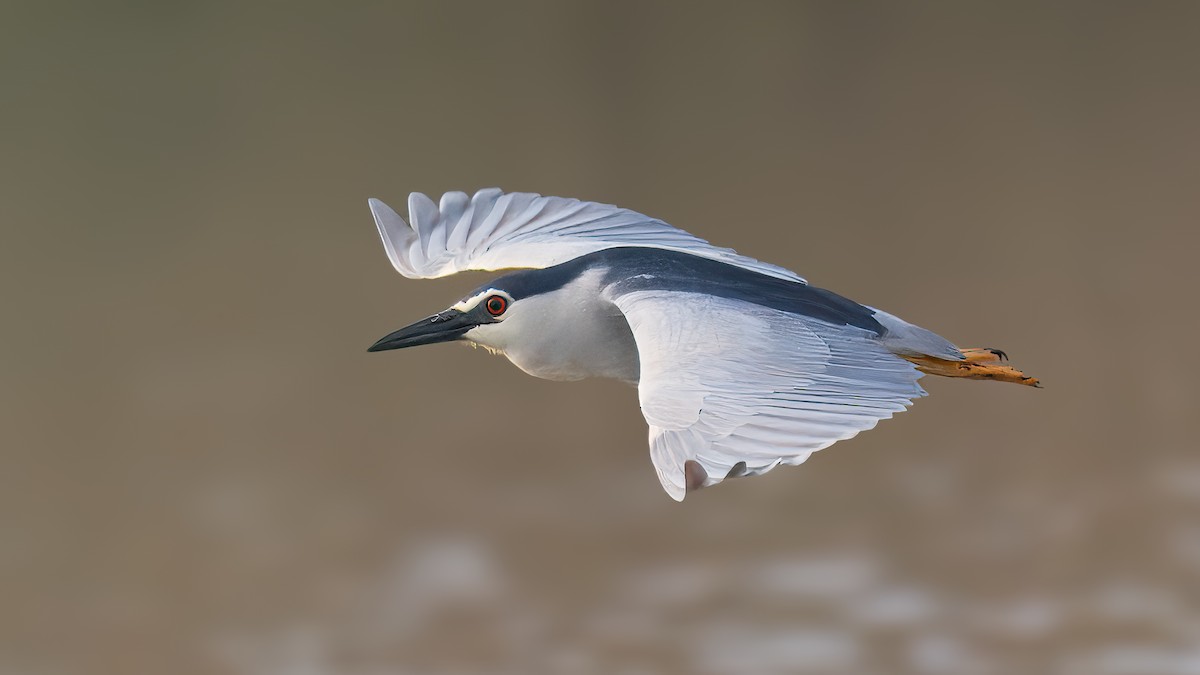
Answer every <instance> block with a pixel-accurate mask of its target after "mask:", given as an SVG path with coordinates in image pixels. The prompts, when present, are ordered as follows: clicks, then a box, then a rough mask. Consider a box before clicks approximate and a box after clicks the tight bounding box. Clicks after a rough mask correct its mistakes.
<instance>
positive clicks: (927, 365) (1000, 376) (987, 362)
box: [904, 347, 1042, 387]
mask: <svg viewBox="0 0 1200 675" xmlns="http://www.w3.org/2000/svg"><path fill="white" fill-rule="evenodd" d="M960 351H962V353H963V360H962V361H950V360H948V359H939V358H936V357H933V356H905V357H904V358H905V359H908V360H909V361H911V362H912V363H914V364H916V366H917V370H919V371H921V372H922V373H927V374H929V375H941V376H942V377H965V378H967V379H971V380H997V381H999V382H1013V383H1016V384H1024V385H1027V386H1030V387H1040V386H1042V385H1041V384H1040V383H1039V382H1038V379H1037V378H1036V377H1029V376H1028V375H1026V374H1025V373H1022V372H1021V371H1019V370H1017V369H1016V368H1013V367H1012V366H1006V365H1004V364H1003V363H1001V361H1003V360H1005V359H1007V358H1008V356H1007V355H1006V354H1005V353H1004V352H1002V351H1000V350H999V349H985V348H979V347H972V348H969V349H962V350H960Z"/></svg>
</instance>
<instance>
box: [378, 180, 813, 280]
mask: <svg viewBox="0 0 1200 675" xmlns="http://www.w3.org/2000/svg"><path fill="white" fill-rule="evenodd" d="M369 204H370V205H371V212H372V213H373V214H374V215H375V224H376V225H377V226H378V227H379V236H380V237H382V238H383V245H384V248H386V249H387V254H388V258H390V259H391V261H392V265H393V266H394V267H395V268H396V271H398V272H400V274H403V275H404V276H406V277H410V278H414V279H428V278H432V277H444V276H448V275H451V274H455V273H457V272H461V271H463V270H499V269H511V268H544V267H550V266H552V265H557V264H559V263H562V262H566V261H568V260H570V259H572V258H576V257H578V256H581V255H584V254H586V253H591V252H593V251H599V250H601V249H606V248H615V247H618V246H646V247H651V248H664V249H670V250H674V251H683V252H685V253H691V254H693V255H698V256H703V257H705V258H713V259H715V260H720V261H722V262H726V263H729V264H732V265H737V266H739V267H745V268H747V269H752V270H755V271H757V272H761V273H763V274H767V275H770V276H773V277H780V278H783V279H791V280H792V281H800V282H803V281H804V280H803V279H801V278H800V277H798V276H796V274H795V273H793V272H790V271H788V270H786V269H783V268H782V267H776V266H775V265H769V264H767V263H764V262H759V261H757V260H754V259H753V258H747V257H745V256H741V255H738V254H737V253H736V252H734V251H733V250H732V249H728V248H719V247H716V246H713V245H712V244H709V243H708V242H706V241H704V240H703V239H700V238H699V237H696V236H693V235H691V234H688V233H687V232H684V231H683V230H679V229H676V228H674V227H671V226H670V225H668V224H666V223H664V222H663V221H661V220H658V219H655V218H650V217H649V216H644V215H642V214H640V213H637V212H634V211H630V210H628V209H622V208H618V207H616V206H610V205H608V204H596V203H593V202H581V201H579V200H578V199H564V198H562V197H543V196H541V195H536V194H529V193H523V192H513V193H509V194H505V193H503V192H501V191H500V190H499V189H497V188H489V189H486V190H480V191H479V192H476V193H475V195H474V196H473V197H469V198H468V197H467V195H466V193H464V192H447V193H446V194H444V195H442V200H441V203H440V204H434V203H433V200H431V199H430V198H429V197H426V196H425V195H423V194H421V193H420V192H414V193H412V194H410V195H409V196H408V215H409V219H410V220H411V221H412V226H411V227H410V226H409V225H408V223H405V222H404V219H403V218H401V217H400V215H399V214H397V213H396V212H395V211H393V210H392V209H391V208H389V207H388V205H387V204H384V203H383V202H381V201H379V200H378V199H371V200H369Z"/></svg>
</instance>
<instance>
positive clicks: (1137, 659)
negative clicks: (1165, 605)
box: [1064, 645, 1200, 675]
mask: <svg viewBox="0 0 1200 675" xmlns="http://www.w3.org/2000/svg"><path fill="white" fill-rule="evenodd" d="M1064 675H1200V648H1198V647H1190V648H1186V649H1173V648H1169V647H1160V646H1150V645H1109V646H1106V647H1100V648H1097V649H1096V650H1095V651H1092V652H1089V653H1087V654H1080V655H1076V656H1073V657H1071V658H1070V659H1069V660H1068V661H1067V664H1066V667H1065V669H1064Z"/></svg>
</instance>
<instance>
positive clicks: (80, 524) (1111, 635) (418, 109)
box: [0, 2, 1200, 675]
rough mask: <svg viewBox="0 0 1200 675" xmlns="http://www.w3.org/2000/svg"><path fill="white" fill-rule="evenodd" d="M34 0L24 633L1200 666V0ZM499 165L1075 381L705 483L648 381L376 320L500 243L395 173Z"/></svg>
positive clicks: (956, 387)
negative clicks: (426, 236) (380, 349)
mask: <svg viewBox="0 0 1200 675" xmlns="http://www.w3.org/2000/svg"><path fill="white" fill-rule="evenodd" d="M3 13H4V18H3V21H0V75H2V78H0V83H2V96H3V106H2V108H0V123H2V124H0V135H2V136H0V137H2V139H3V143H2V153H3V156H2V157H0V223H2V226H3V228H2V230H0V236H2V240H0V299H2V300H3V307H4V310H5V311H4V317H5V323H4V326H3V343H2V344H3V346H4V349H3V355H2V356H0V363H2V364H3V380H2V381H3V385H2V386H0V415H2V419H0V425H2V426H0V429H2V430H0V443H2V444H3V446H2V450H0V673H3V674H4V675H9V674H21V675H25V674H30V675H42V674H68V675H73V674H75V673H114V674H115V673H122V674H126V673H148V674H149V673H154V674H157V673H232V674H241V673H246V674H255V675H260V674H261V675H271V674H284V673H287V674H291V673H296V674H302V675H304V674H324V673H350V674H354V675H357V674H372V675H374V674H379V673H403V674H409V673H412V674H423V673H489V674H491V673H499V674H509V673H511V674H523V673H552V674H553V673H561V674H568V675H569V674H587V673H597V674H599V673H605V674H607V673H623V674H628V675H652V674H656V673H666V674H670V673H856V674H862V673H867V674H873V673H879V674H883V673H915V674H929V675H940V674H946V675H950V674H953V675H970V674H976V673H978V674H991V673H1064V674H1068V675H1073V674H1077V673H1078V674H1087V675H1093V674H1100V675H1105V674H1113V675H1134V674H1136V675H1143V674H1145V675H1151V674H1164V675H1177V674H1180V673H1200V450H1198V448H1197V441H1196V422H1197V414H1198V413H1200V405H1198V404H1200V396H1198V395H1197V393H1196V382H1197V379H1196V378H1197V375H1200V373H1198V372H1197V371H1198V368H1197V355H1196V349H1195V347H1194V345H1193V344H1192V341H1193V340H1194V338H1195V336H1196V335H1197V333H1198V330H1200V321H1198V320H1197V316H1196V300H1195V296H1196V292H1197V291H1198V290H1200V283H1198V282H1200V275H1198V273H1197V271H1196V267H1197V262H1196V254H1197V252H1198V251H1200V235H1198V234H1197V227H1196V225H1197V218H1198V216H1200V199H1198V198H1197V184H1198V180H1200V159H1198V158H1200V134H1198V133H1197V131H1198V125H1197V120H1198V119H1200V41H1198V40H1197V26H1198V25H1200V6H1198V5H1196V4H1194V3H1167V2H1163V3H1120V4H1103V3H1059V4H1055V5H1054V6H1053V7H1043V6H1039V5H1037V4H1011V3H1004V4H1001V3H995V4H990V5H988V4H982V3H956V4H950V3H942V4H930V5H925V4H904V5H901V4H879V5H876V4H857V3H854V4H846V3H816V4H800V3H761V4H754V3H742V4H740V5H734V4H732V3H730V4H728V5H726V6H724V7H723V8H713V7H701V6H697V5H694V4H692V3H681V4H675V5H669V4H645V3H610V2H598V3H562V4H559V3H545V4H533V5H519V6H514V5H506V6H500V5H499V4H485V3H478V4H467V3H427V4H426V3H422V4H407V5H405V4H387V3H375V4H372V5H362V6H358V7H338V8H334V7H333V6H326V7H322V6H318V5H302V4H288V3H274V4H268V5H264V6H262V7H260V8H258V9H248V8H245V7H242V6H241V5H239V4H237V3H229V4H217V3H192V4H191V6H184V5H182V4H174V3H159V4H152V3H136V4H134V3H131V4H128V5H115V4H114V5H109V6H101V5H100V4H98V3H82V2H78V3H62V4H51V3H20V2H14V3H6V4H5V6H4V12H3ZM491 185H497V186H501V187H503V188H505V189H508V190H529V191H536V192H542V193H545V194H558V195H566V196H575V197H580V198H584V199H594V200H598V201H605V202H611V203H617V204H621V205H623V206H627V207H630V208H633V209H637V210H639V211H642V212H645V213H648V214H652V215H655V216H658V217H661V218H663V219H665V220H667V221H668V222H671V223H673V224H676V225H678V226H680V227H684V228H686V229H689V230H691V231H693V232H696V233H698V234H700V235H702V236H705V237H707V238H709V239H711V240H713V241H715V242H717V243H720V244H723V245H728V246H733V247H735V248H737V249H738V250H740V251H741V252H743V253H746V254H749V255H754V256H757V257H761V258H763V259H766V260H770V261H772V262H775V263H779V264H782V265H786V266H788V267H791V268H793V269H795V270H797V271H799V272H800V273H801V274H803V275H805V276H807V277H808V278H809V279H810V280H812V281H813V282H814V283H816V284H818V285H821V286H825V287H828V288H832V289H834V290H837V291H839V292H841V293H843V294H845V295H848V296H850V297H852V298H855V299H857V300H859V301H861V302H865V303H869V304H872V305H875V306H878V307H882V308H885V309H887V310H889V311H891V312H894V313H896V314H899V315H900V316H903V317H905V318H907V319H909V320H910V321H914V322H916V323H920V324H923V325H925V326H927V327H929V328H931V329H934V330H937V331H938V332H940V333H942V334H944V335H945V336H947V337H949V338H950V339H952V340H955V341H957V342H959V343H960V344H965V345H981V346H996V347H1002V348H1004V349H1006V350H1007V351H1008V352H1009V353H1010V354H1011V355H1012V356H1013V358H1014V360H1015V362H1016V363H1017V364H1018V365H1019V366H1021V367H1023V368H1025V369H1026V370H1027V371H1028V372H1031V373H1033V374H1035V375H1037V376H1039V377H1041V378H1043V380H1044V381H1045V383H1046V385H1047V386H1046V389H1044V390H1042V391H1034V390H1029V389H1025V388H1019V387H1014V386H1002V385H992V384H987V383H973V382H952V381H944V380H943V381H928V380H927V381H926V383H927V388H928V389H929V390H930V392H931V394H932V396H931V397H930V398H929V399H926V400H923V401H921V402H920V403H919V404H918V405H917V406H916V409H915V410H914V411H912V412H910V413H907V414H905V415H901V416H900V417H898V418H896V419H895V420H893V421H889V422H885V423H883V424H882V425H880V427H879V429H877V430H875V431H873V432H871V433H868V434H864V435H863V436H861V437H859V438H856V439H854V440H852V441H849V442H846V443H841V444H839V445H837V446H836V447H835V448H833V449H831V450H829V451H826V452H822V453H820V454H819V455H818V456H816V457H814V458H813V459H812V460H811V461H810V462H809V463H808V464H807V465H805V466H803V467H801V468H798V469H780V470H777V471H775V472H773V473H771V474H770V475H767V476H764V477H761V478H755V479H752V480H746V481H733V482H731V483H728V484H725V485H722V486H720V487H719V488H716V489H713V490H708V491H705V492H702V493H699V494H696V495H693V496H692V497H690V498H689V499H688V500H687V501H686V502H685V503H684V504H681V505H680V504H675V503H674V502H672V501H671V500H670V499H669V498H667V496H666V495H665V494H664V493H663V492H662V491H661V489H660V488H659V486H658V482H657V480H656V478H655V475H654V471H653V469H652V468H651V466H650V462H649V459H648V456H647V450H646V446H645V443H646V440H645V427H644V423H643V421H642V419H641V417H640V415H639V412H638V408H637V399H636V396H635V392H634V391H632V390H630V389H629V388H627V387H625V386H623V385H619V384H616V383H612V382H604V381H589V382H583V383H575V384H558V383H551V382H545V381H539V380H535V379H533V378H530V377H527V376H525V375H523V374H522V373H520V372H519V371H517V370H516V369H515V368H513V367H512V366H511V365H509V364H508V363H507V362H506V361H504V360H503V359H498V358H493V357H489V356H488V355H486V354H485V353H483V352H473V351H470V350H464V349H461V348H459V347H454V346H438V347H429V348H423V349H421V350H420V351H412V352H397V353H387V354H367V353H366V351H365V349H366V347H367V346H368V345H369V344H371V342H372V341H374V340H375V339H376V338H378V337H380V336H382V335H383V334H385V333H387V332H389V331H391V330H394V329H396V328H398V327H400V326H401V325H404V324H406V323H408V322H409V321H410V320H413V319H415V318H418V317H420V316H424V315H425V314H427V313H429V312H431V311H435V310H438V309H441V308H442V307H444V306H445V305H446V304H448V303H449V302H451V301H453V300H455V299H457V298H458V296H459V294H460V293H462V292H463V291H465V290H467V289H469V288H471V287H473V286H474V285H475V284H477V283H480V281H481V280H482V279H485V278H486V276H482V277H472V278H452V279H448V280H440V281H428V282H413V281H408V280H405V279H402V278H401V277H399V276H398V275H396V274H395V273H394V272H393V271H392V269H391V267H390V266H389V264H388V262H387V259H386V257H385V256H384V253H383V250H382V247H381V246H380V244H379V242H378V240H377V237H376V234H375V230H374V225H373V224H372V221H371V217H370V214H369V212H368V210H367V207H366V199H367V197H370V196H375V197H380V198H382V199H384V200H386V201H388V202H390V203H391V204H393V205H394V206H396V207H398V208H400V209H401V210H403V206H404V202H405V197H406V195H407V193H408V192H409V191H411V190H420V191H426V192H430V193H438V194H440V193H441V192H442V191H445V190H451V189H463V190H468V191H473V190H474V189H477V188H479V187H485V186H491ZM462 429H471V430H473V431H472V432H471V433H459V432H460V430H462ZM483 432H486V434H485V433H483ZM485 436H486V438H487V440H486V442H482V441H481V440H480V439H481V438H484V437H485Z"/></svg>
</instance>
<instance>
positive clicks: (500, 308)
mask: <svg viewBox="0 0 1200 675" xmlns="http://www.w3.org/2000/svg"><path fill="white" fill-rule="evenodd" d="M484 306H485V307H487V311H488V314H491V315H492V316H500V315H501V314H503V313H504V310H506V309H508V300H505V299H504V298H503V297H501V296H499V295H493V296H492V297H490V298H488V299H487V301H486V303H485V304H484Z"/></svg>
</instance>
